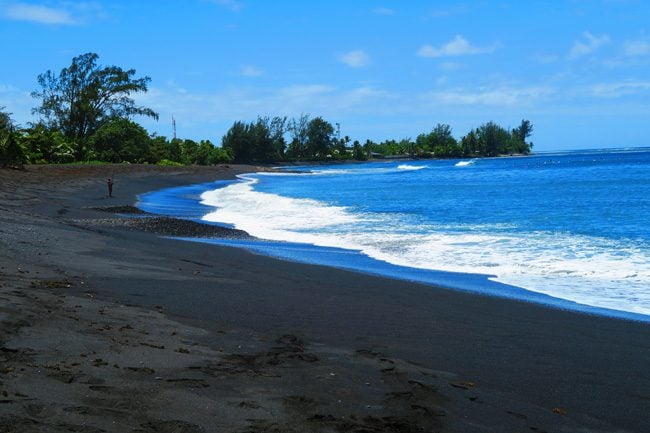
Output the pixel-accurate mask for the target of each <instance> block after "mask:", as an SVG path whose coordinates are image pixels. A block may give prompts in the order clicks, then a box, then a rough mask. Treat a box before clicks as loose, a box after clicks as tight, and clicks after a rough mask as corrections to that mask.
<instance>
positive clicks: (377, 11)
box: [372, 7, 396, 15]
mask: <svg viewBox="0 0 650 433" xmlns="http://www.w3.org/2000/svg"><path fill="white" fill-rule="evenodd" d="M372 13H373V14H377V15H395V14H396V12H395V10H394V9H390V8H383V7H379V8H375V9H373V10H372Z"/></svg>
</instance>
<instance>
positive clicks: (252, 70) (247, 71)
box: [241, 65, 264, 77]
mask: <svg viewBox="0 0 650 433" xmlns="http://www.w3.org/2000/svg"><path fill="white" fill-rule="evenodd" d="M241 75H242V76H244V77H260V76H262V75H264V71H263V70H261V69H259V68H256V67H255V66H251V65H246V66H243V67H242V68H241Z"/></svg>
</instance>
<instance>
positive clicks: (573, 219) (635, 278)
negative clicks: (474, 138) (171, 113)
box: [141, 149, 650, 320]
mask: <svg viewBox="0 0 650 433" xmlns="http://www.w3.org/2000/svg"><path fill="white" fill-rule="evenodd" d="M291 171H292V172H290V173H289V172H287V173H282V174H276V173H274V174H269V173H256V174H250V175H246V176H242V177H241V179H240V180H239V181H236V182H230V183H220V184H218V185H214V186H212V185H202V186H195V187H194V188H196V190H194V191H193V192H192V193H191V194H189V195H188V193H186V192H183V193H179V192H178V191H177V192H176V193H173V192H171V194H172V195H174V194H175V195H174V196H175V197H181V196H182V197H185V198H187V203H184V204H183V205H182V206H178V207H179V209H184V211H183V212H186V213H187V212H189V213H190V214H191V215H182V216H185V217H191V218H196V219H199V218H200V219H202V220H204V221H208V222H213V223H219V224H228V225H232V226H234V227H236V228H239V229H242V230H245V231H247V232H249V233H250V234H252V235H253V236H256V237H258V238H260V239H264V240H266V241H265V242H242V241H226V242H224V241H219V242H220V243H227V244H229V245H235V246H240V247H243V248H247V249H251V250H255V251H257V252H260V253H264V254H269V255H273V256H277V257H282V258H287V259H291V260H299V261H305V262H309V263H319V264H328V265H333V266H338V267H344V268H351V269H357V270H360V271H363V272H371V273H379V274H382V275H389V276H392V277H397V278H405V279H409V280H417V281H422V282H426V283H432V284H442V285H445V286H447V287H452V288H458V289H461V290H472V291H478V292H484V293H488V294H492V295H497V296H506V297H516V298H521V299H527V300H531V301H534V302H543V303H548V304H553V305H556V306H559V307H561V308H576V309H580V310H584V311H592V312H594V311H595V312H600V313H604V314H612V315H623V316H626V317H634V318H637V319H640V320H650V227H649V226H648V224H647V222H648V215H650V149H630V150H616V151H611V150H607V151H587V152H567V153H554V154H550V153H549V154H542V155H535V156H529V157H515V158H493V159H477V160H435V161H399V162H397V161H393V162H372V163H364V164H345V165H328V166H304V167H298V168H296V167H292V168H291ZM295 171H299V172H301V173H295ZM159 194H160V193H159ZM190 196H191V197H190ZM199 197H200V198H199ZM172 202H173V200H170V199H169V198H166V199H165V198H161V197H160V196H159V197H158V198H155V197H149V198H146V199H144V200H143V201H142V203H141V206H144V207H145V208H146V206H149V210H152V209H153V210H154V211H156V209H155V208H156V203H157V204H158V205H160V204H161V203H167V204H169V203H172ZM147 203H148V204H147ZM188 209H190V210H189V211H188ZM163 213H164V212H163ZM167 213H168V214H170V213H171V214H174V212H169V211H168V212H167Z"/></svg>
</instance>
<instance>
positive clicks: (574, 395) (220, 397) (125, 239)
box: [0, 165, 650, 433]
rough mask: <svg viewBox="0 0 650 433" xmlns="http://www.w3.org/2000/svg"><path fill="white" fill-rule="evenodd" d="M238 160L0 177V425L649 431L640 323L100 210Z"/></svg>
mask: <svg viewBox="0 0 650 433" xmlns="http://www.w3.org/2000/svg"><path fill="white" fill-rule="evenodd" d="M252 169H253V168H252V167H246V166H231V167H210V168H205V167H203V168H196V167H189V168H168V167H152V166H135V165H132V166H122V165H118V166H83V167H79V166H60V167H53V166H39V167H36V166H30V167H27V169H26V170H25V171H15V170H0V247H1V250H0V278H1V279H0V432H20V433H22V432H170V433H171V432H175V433H176V432H177V433H186V432H192V433H193V432H312V431H314V432H358V433H361V432H421V431H426V432H436V431H454V432H514V431H521V432H524V431H527V432H543V431H547V432H648V431H650V421H649V415H648V414H649V413H650V325H648V324H647V323H635V322H628V321H623V320H616V319H609V318H604V317H595V316H589V315H584V314H578V313H573V312H564V311H558V310H553V309H549V308H546V307H542V306H537V305H531V304H526V303H521V302H516V301H509V300H502V299H495V298H486V297H481V296H477V295H468V294H464V293H458V292H454V291H450V290H446V289H443V288H434V287H429V286H423V285H418V284H411V283H406V282H401V281H394V280H389V279H382V278H375V277H370V276H366V275H361V274H356V273H352V272H345V271H340V270H334V269H330V268H325V267H319V266H308V265H300V264H295V263H288V262H281V261H277V260H273V259H270V258H266V257H262V256H256V255H253V254H249V253H247V252H244V251H240V250H236V249H231V248H225V247H214V246H210V245H203V244H199V243H191V242H182V241H177V240H173V239H163V238H161V237H159V236H157V235H158V234H176V235H183V236H185V235H187V234H189V233H203V234H209V233H206V232H205V231H206V230H207V231H210V230H212V229H205V228H200V229H197V227H193V226H192V225H189V224H188V223H186V222H180V221H177V220H170V219H160V218H159V219H144V220H143V219H135V218H126V217H124V216H121V215H118V214H115V213H114V212H110V211H125V210H126V211H128V210H129V208H128V206H131V205H133V204H134V203H135V202H136V194H138V193H143V192H146V191H150V190H155V189H160V188H164V187H170V186H175V185H183V184H191V183H199V182H207V181H211V180H216V179H225V178H232V177H233V176H234V175H236V174H237V173H241V172H246V171H251V170H252ZM108 176H114V177H115V186H114V195H115V197H114V198H108V197H107V196H106V195H107V191H106V184H105V181H106V177H108ZM122 206H124V207H125V208H119V207H122ZM116 207H117V208H116ZM107 210H108V211H109V212H106V211H107ZM210 234H216V235H220V236H238V237H239V236H245V234H244V233H238V232H232V231H229V230H225V231H223V230H221V231H218V233H210Z"/></svg>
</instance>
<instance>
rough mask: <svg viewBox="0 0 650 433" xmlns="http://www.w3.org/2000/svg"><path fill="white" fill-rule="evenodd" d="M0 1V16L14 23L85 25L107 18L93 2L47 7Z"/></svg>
mask: <svg viewBox="0 0 650 433" xmlns="http://www.w3.org/2000/svg"><path fill="white" fill-rule="evenodd" d="M2 5H3V3H2V2H1V1H0V15H2V16H3V17H4V18H7V19H10V20H15V21H28V22H32V23H37V24H46V25H85V24H88V23H89V22H91V21H95V20H98V19H99V20H103V19H107V18H108V17H109V14H108V13H107V12H106V11H105V9H104V7H103V6H102V5H101V4H100V3H98V2H94V1H90V2H71V1H59V2H49V3H48V5H47V6H45V5H37V4H31V3H15V2H6V3H4V6H2Z"/></svg>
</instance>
